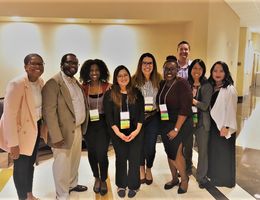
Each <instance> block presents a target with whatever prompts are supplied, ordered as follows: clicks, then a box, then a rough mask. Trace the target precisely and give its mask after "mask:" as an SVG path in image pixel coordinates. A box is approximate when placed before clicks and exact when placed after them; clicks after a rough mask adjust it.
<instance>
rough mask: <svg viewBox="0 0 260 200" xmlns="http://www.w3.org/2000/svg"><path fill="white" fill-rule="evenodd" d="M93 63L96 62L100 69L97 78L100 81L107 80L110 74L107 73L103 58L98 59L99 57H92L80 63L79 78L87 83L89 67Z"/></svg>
mask: <svg viewBox="0 0 260 200" xmlns="http://www.w3.org/2000/svg"><path fill="white" fill-rule="evenodd" d="M94 64H96V65H97V66H98V69H99V71H100V78H99V79H100V81H102V82H108V80H109V76H110V74H109V71H108V68H107V65H106V63H105V62H104V61H103V60H100V59H93V60H92V59H89V60H86V61H85V62H84V63H83V64H82V66H81V69H80V80H81V81H82V82H83V83H87V82H89V81H90V80H91V79H90V76H89V74H90V68H91V66H92V65H94Z"/></svg>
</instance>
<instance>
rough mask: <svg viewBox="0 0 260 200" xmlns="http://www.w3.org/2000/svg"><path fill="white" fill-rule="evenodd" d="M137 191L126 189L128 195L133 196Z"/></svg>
mask: <svg viewBox="0 0 260 200" xmlns="http://www.w3.org/2000/svg"><path fill="white" fill-rule="evenodd" d="M136 193H137V191H136V190H129V191H128V195H127V196H128V197H129V198H133V197H134V196H135V195H136Z"/></svg>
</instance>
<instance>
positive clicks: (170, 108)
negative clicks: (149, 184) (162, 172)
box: [157, 60, 192, 194]
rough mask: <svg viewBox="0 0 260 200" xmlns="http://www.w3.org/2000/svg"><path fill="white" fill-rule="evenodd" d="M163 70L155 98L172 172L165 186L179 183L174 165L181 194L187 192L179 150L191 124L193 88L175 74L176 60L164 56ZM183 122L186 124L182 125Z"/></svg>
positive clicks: (183, 164)
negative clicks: (179, 177) (162, 76)
mask: <svg viewBox="0 0 260 200" xmlns="http://www.w3.org/2000/svg"><path fill="white" fill-rule="evenodd" d="M163 72H164V79H165V80H164V81H162V82H161V84H160V88H159V91H158V95H157V102H158V104H159V107H160V115H161V124H160V131H161V136H162V141H163V144H164V148H165V152H166V154H167V157H168V163H169V166H170V170H171V174H172V180H171V181H169V182H168V183H166V184H165V185H164V189H166V190H167V189H171V188H173V187H174V186H176V185H178V184H179V179H178V177H177V172H176V169H177V170H178V171H179V174H180V176H181V183H180V184H179V189H178V193H179V194H181V193H185V192H187V189H188V181H189V177H188V176H187V174H186V170H185V169H186V163H185V159H184V157H183V153H182V152H183V143H184V141H185V139H186V138H187V136H188V134H190V130H191V128H190V127H191V126H192V121H191V118H190V117H189V116H190V115H191V105H192V92H191V88H190V85H189V83H188V81H186V80H185V79H183V78H180V77H177V72H178V64H177V61H176V60H167V61H166V62H165V63H164V66H163ZM184 123H187V124H186V125H185V126H184ZM189 124H190V126H189ZM187 127H189V128H187Z"/></svg>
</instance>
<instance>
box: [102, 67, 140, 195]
mask: <svg viewBox="0 0 260 200" xmlns="http://www.w3.org/2000/svg"><path fill="white" fill-rule="evenodd" d="M104 109H105V114H106V120H107V124H108V126H109V131H110V134H111V138H112V143H113V147H114V150H115V154H116V185H117V187H118V190H117V193H118V196H119V197H121V198H123V197H125V195H126V188H127V187H128V189H129V191H128V197H129V198H132V197H134V196H135V195H136V193H137V191H138V189H139V187H140V173H139V172H140V171H139V167H140V153H141V146H142V142H143V133H142V124H143V121H144V99H143V96H142V94H141V92H140V91H139V90H138V89H137V88H135V87H133V86H132V82H131V75H130V72H129V70H128V69H127V68H126V67H125V66H123V65H120V66H118V67H117V68H116V69H115V71H114V77H113V85H112V88H111V90H109V91H107V92H106V94H105V97H104ZM127 161H128V166H127ZM127 169H128V170H127Z"/></svg>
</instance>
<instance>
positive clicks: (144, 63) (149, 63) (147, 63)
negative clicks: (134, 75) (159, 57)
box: [142, 62, 153, 65]
mask: <svg viewBox="0 0 260 200" xmlns="http://www.w3.org/2000/svg"><path fill="white" fill-rule="evenodd" d="M142 64H143V65H152V64H153V62H142Z"/></svg>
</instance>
